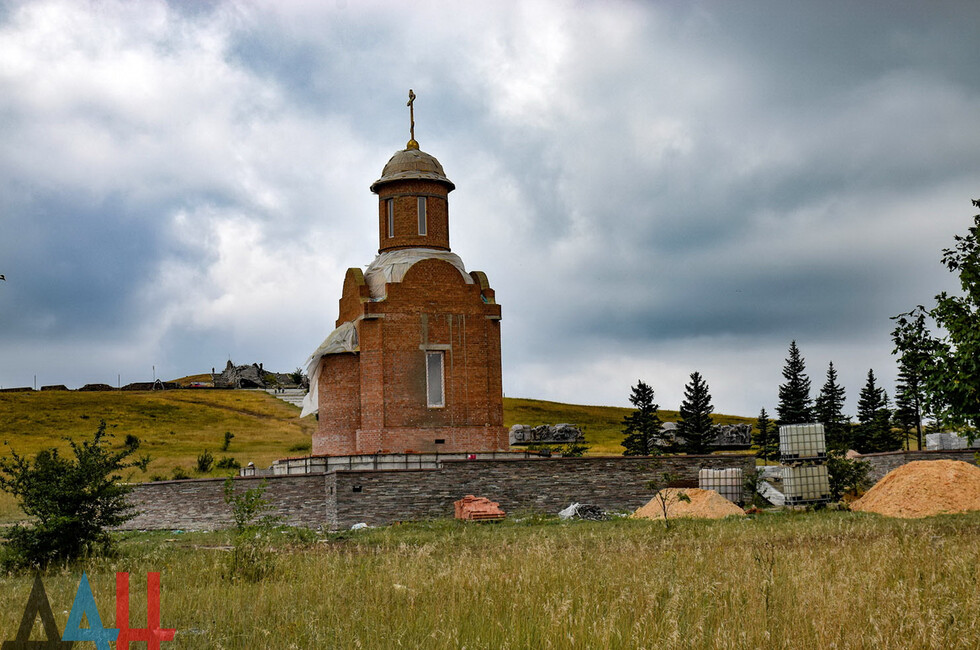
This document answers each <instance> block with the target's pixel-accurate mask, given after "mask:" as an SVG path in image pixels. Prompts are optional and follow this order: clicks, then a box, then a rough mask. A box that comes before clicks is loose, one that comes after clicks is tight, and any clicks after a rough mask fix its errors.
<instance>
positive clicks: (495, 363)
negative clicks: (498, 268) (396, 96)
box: [303, 91, 509, 456]
mask: <svg viewBox="0 0 980 650" xmlns="http://www.w3.org/2000/svg"><path fill="white" fill-rule="evenodd" d="M414 99H415V95H414V93H412V92H411V91H410V92H409V103H408V105H409V108H410V116H411V139H410V140H409V141H408V144H407V145H406V147H405V149H404V150H402V151H398V152H396V153H395V155H394V156H392V157H391V160H389V161H388V164H386V165H385V166H384V169H383V170H382V172H381V178H379V179H378V180H376V181H375V182H374V183H373V184H372V185H371V191H372V192H374V193H375V194H377V195H378V239H379V244H380V245H379V248H378V256H377V257H376V258H375V259H374V261H373V262H371V264H370V265H368V267H367V269H366V270H364V271H362V270H361V269H360V268H350V269H348V270H347V275H346V277H345V278H344V288H343V293H342V296H341V298H340V314H339V317H338V318H337V323H336V329H335V330H334V331H333V332H331V333H330V335H329V336H328V337H327V339H326V340H325V341H324V342H323V344H322V345H321V346H320V347H319V348H318V349H317V350H316V352H314V353H313V355H312V356H311V357H310V361H309V365H308V374H309V377H310V392H309V394H308V395H307V398H306V403H305V404H304V408H303V415H307V414H308V413H312V412H318V413H319V415H318V427H317V431H316V433H315V434H314V435H313V454H314V455H331V456H333V455H347V454H373V453H376V452H379V451H382V452H394V453H404V452H408V453H411V452H432V451H446V452H450V451H452V452H462V451H491V450H498V449H507V448H508V442H509V440H508V434H507V430H506V429H505V428H504V426H503V390H502V386H501V374H500V305H498V304H497V301H496V299H495V297H494V291H493V289H491V288H490V283H489V282H488V281H487V276H486V275H485V274H484V273H483V272H481V271H470V272H469V273H467V272H466V269H465V267H464V266H463V261H462V260H461V259H460V258H459V256H458V255H456V254H455V253H453V252H452V251H451V250H450V248H449V193H450V192H451V191H453V190H454V189H455V187H456V186H455V185H454V184H453V182H452V181H451V180H449V178H447V177H446V173H445V171H443V168H442V165H441V164H440V163H439V161H438V160H436V158H435V157H434V156H432V155H430V154H427V153H425V152H424V151H422V150H421V149H419V144H418V142H416V141H415V121H414V106H413V102H414Z"/></svg>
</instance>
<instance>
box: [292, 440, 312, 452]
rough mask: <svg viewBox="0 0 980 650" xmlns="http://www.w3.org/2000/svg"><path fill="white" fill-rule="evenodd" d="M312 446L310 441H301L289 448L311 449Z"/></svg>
mask: <svg viewBox="0 0 980 650" xmlns="http://www.w3.org/2000/svg"><path fill="white" fill-rule="evenodd" d="M310 449H312V446H311V445H310V443H308V442H301V443H299V444H296V445H293V446H291V447H290V448H289V451H310Z"/></svg>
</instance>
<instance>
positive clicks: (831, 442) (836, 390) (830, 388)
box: [813, 361, 851, 451]
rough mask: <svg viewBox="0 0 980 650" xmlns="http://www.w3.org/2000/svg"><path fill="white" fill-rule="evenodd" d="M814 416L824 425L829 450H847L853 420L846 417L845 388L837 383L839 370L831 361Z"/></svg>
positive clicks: (815, 406)
mask: <svg viewBox="0 0 980 650" xmlns="http://www.w3.org/2000/svg"><path fill="white" fill-rule="evenodd" d="M813 415H814V416H815V417H816V419H817V421H818V422H822V423H823V429H824V433H825V434H826V437H827V447H828V448H829V449H841V450H845V451H846V450H847V449H848V448H849V447H850V444H851V435H850V434H851V418H849V417H847V416H846V415H844V387H843V386H841V385H840V384H838V383H837V369H836V368H834V362H833V361H831V362H830V365H828V366H827V381H826V382H824V385H823V386H822V387H821V388H820V394H819V395H817V399H816V401H815V402H814V405H813Z"/></svg>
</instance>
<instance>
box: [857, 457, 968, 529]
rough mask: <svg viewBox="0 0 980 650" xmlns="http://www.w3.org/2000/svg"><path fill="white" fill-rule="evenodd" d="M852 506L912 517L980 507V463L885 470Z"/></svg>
mask: <svg viewBox="0 0 980 650" xmlns="http://www.w3.org/2000/svg"><path fill="white" fill-rule="evenodd" d="M851 510H859V511H861V512H876V513H878V514H881V515H885V516H888V517H903V518H908V519H911V518H916V517H930V516H932V515H939V514H943V513H954V512H968V511H970V510H980V467H977V466H975V465H971V464H969V463H964V462H963V461H961V460H919V461H914V462H911V463H906V464H905V465H902V466H901V467H897V468H895V469H893V470H892V471H890V472H888V473H887V474H885V476H884V478H882V479H881V480H880V481H878V482H877V483H876V484H875V486H874V487H873V488H871V489H870V490H868V491H867V493H865V495H864V496H863V497H861V498H860V499H858V500H857V501H855V502H854V503H852V504H851Z"/></svg>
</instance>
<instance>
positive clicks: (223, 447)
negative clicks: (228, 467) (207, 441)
mask: <svg viewBox="0 0 980 650" xmlns="http://www.w3.org/2000/svg"><path fill="white" fill-rule="evenodd" d="M234 437H235V434H234V433H232V432H231V431H225V441H224V443H222V445H221V451H228V445H230V444H231V439H232V438H234Z"/></svg>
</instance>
